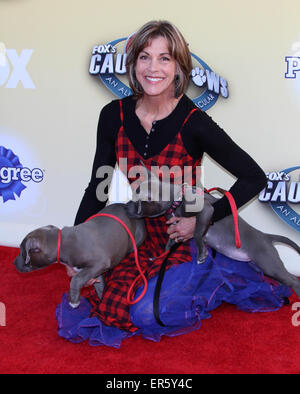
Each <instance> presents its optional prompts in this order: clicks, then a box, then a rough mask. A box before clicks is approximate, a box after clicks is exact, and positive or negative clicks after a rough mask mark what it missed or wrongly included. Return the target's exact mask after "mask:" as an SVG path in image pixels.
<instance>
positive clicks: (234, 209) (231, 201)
mask: <svg viewBox="0 0 300 394" xmlns="http://www.w3.org/2000/svg"><path fill="white" fill-rule="evenodd" d="M214 190H217V191H218V192H220V193H222V194H225V196H226V197H227V199H228V201H229V204H230V207H231V211H232V216H233V221H234V231H235V244H236V247H237V249H240V247H241V238H240V233H239V225H238V221H239V219H238V213H237V207H236V203H235V201H234V198H233V197H232V194H231V193H230V192H228V191H226V190H224V189H221V188H220V187H213V188H212V189H209V190H206V191H207V193H210V192H212V191H214Z"/></svg>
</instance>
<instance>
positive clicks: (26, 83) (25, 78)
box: [0, 42, 35, 89]
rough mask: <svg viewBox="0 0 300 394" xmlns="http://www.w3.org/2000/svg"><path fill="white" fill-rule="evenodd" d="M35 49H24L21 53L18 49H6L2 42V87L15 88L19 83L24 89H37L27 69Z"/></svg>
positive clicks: (0, 62)
mask: <svg viewBox="0 0 300 394" xmlns="http://www.w3.org/2000/svg"><path fill="white" fill-rule="evenodd" d="M32 53H33V49H23V50H22V51H21V53H20V54H18V53H17V50H16V49H6V47H5V44H4V43H3V42H0V87H1V86H3V87H4V88H7V89H15V88H16V87H17V86H18V85H19V84H21V86H23V88H24V89H35V85H34V83H33V81H32V79H31V77H30V75H29V73H28V71H27V69H26V67H27V65H28V63H29V61H30V59H31V56H32Z"/></svg>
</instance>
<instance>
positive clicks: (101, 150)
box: [75, 95, 266, 224]
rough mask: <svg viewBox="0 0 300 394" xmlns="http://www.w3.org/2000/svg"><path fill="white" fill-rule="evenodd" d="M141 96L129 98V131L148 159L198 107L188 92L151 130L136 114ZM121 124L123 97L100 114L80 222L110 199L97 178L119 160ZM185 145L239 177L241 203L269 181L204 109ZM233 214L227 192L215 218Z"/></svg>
mask: <svg viewBox="0 0 300 394" xmlns="http://www.w3.org/2000/svg"><path fill="white" fill-rule="evenodd" d="M135 105H136V100H135V99H134V98H133V97H132V96H130V97H127V98H125V99H123V114H124V121H123V126H124V130H125V132H126V134H127V136H128V138H129V140H130V141H131V143H132V144H133V146H134V148H135V149H136V151H137V152H138V153H139V154H140V155H141V156H143V157H144V158H145V159H149V158H151V157H152V156H154V155H157V154H159V152H161V151H162V150H163V149H164V148H165V147H166V146H167V145H168V144H169V143H170V142H171V140H172V139H173V138H174V137H175V135H176V134H177V133H178V132H179V130H180V128H181V125H182V124H183V122H184V120H185V118H186V117H187V115H188V114H189V112H190V111H191V110H192V109H193V108H195V105H194V103H193V101H192V100H190V99H189V98H188V97H187V96H186V95H184V96H183V97H182V98H181V100H180V101H179V102H178V104H177V106H176V108H175V109H174V111H173V112H172V113H171V114H170V115H169V116H168V117H166V118H164V119H162V120H158V121H155V122H154V123H153V125H152V130H151V132H150V133H149V134H148V133H147V132H146V130H145V129H144V128H143V126H142V125H141V122H140V120H139V118H138V117H137V115H136V113H135ZM120 126H121V119H120V106H119V101H118V100H114V101H112V102H111V103H109V104H108V105H106V106H105V107H104V108H103V109H102V111H101V113H100V117H99V122H98V130H97V147H96V154H95V158H94V163H93V168H92V175H91V179H90V182H89V185H88V187H87V189H86V190H85V194H84V196H83V199H82V201H81V204H80V207H79V210H78V212H77V215H76V219H75V224H79V223H82V222H83V221H85V220H86V219H87V218H88V217H90V216H92V215H93V214H95V213H97V212H98V211H100V210H101V209H102V208H104V206H105V204H106V203H105V202H100V201H98V200H97V197H96V188H97V186H98V185H99V183H100V182H101V181H102V180H103V179H101V178H100V179H99V178H96V172H97V169H98V168H99V167H100V166H104V165H105V166H111V167H114V166H115V164H116V155H115V141H116V138H117V134H118V131H119V129H120ZM181 137H182V141H183V144H184V147H185V149H186V150H187V152H188V153H189V155H190V156H192V157H193V158H195V159H199V158H202V156H203V154H204V152H205V153H207V154H208V155H209V156H210V157H211V158H212V159H214V160H215V161H216V162H217V163H219V164H220V165H221V166H222V167H223V168H225V169H226V170H227V171H229V172H230V173H231V174H232V175H233V176H235V177H236V178H237V180H236V182H235V183H234V185H233V186H232V187H231V189H230V192H231V194H232V195H233V197H234V199H235V202H236V205H237V207H238V208H240V207H241V206H243V205H244V204H246V203H247V202H248V201H250V200H251V199H252V198H253V197H254V196H256V195H257V194H258V193H259V192H260V191H261V190H262V189H263V188H264V187H265V185H266V176H265V173H264V172H263V170H262V169H261V168H260V167H259V166H258V164H257V163H256V162H255V161H254V160H253V159H252V158H251V157H250V156H249V155H248V154H247V153H246V152H245V151H244V150H242V149H241V148H240V147H239V146H238V145H237V144H236V143H234V142H233V141H232V139H231V138H230V137H229V136H228V135H227V134H226V133H225V131H224V130H223V129H222V128H220V127H219V126H218V125H217V124H216V123H215V122H214V121H213V120H212V119H211V117H210V116H209V115H208V114H207V113H206V112H203V111H200V110H199V111H196V112H194V113H193V115H192V116H191V117H190V119H189V120H188V122H187V123H186V124H185V126H184V127H183V129H182V130H181ZM230 213H231V210H230V206H229V203H228V200H227V198H226V197H223V198H221V199H220V200H218V201H217V202H216V203H215V204H214V215H213V218H212V220H213V221H218V220H220V219H222V218H224V217H225V216H227V215H229V214H230Z"/></svg>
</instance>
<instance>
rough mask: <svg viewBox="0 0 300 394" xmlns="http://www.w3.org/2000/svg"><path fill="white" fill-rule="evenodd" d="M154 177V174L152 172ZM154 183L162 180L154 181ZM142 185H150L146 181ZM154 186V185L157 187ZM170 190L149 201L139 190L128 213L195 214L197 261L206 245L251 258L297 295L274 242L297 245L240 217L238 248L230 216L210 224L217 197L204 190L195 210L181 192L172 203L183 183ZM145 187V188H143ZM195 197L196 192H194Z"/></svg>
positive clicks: (298, 289) (296, 286) (295, 283)
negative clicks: (163, 196)
mask: <svg viewBox="0 0 300 394" xmlns="http://www.w3.org/2000/svg"><path fill="white" fill-rule="evenodd" d="M152 180H153V175H152ZM156 183H159V184H160V189H162V188H163V187H164V186H162V183H161V182H160V181H159V180H156ZM145 185H146V186H148V187H149V181H148V185H147V182H145ZM156 187H157V186H156ZM168 187H169V190H170V196H171V201H162V200H161V201H157V200H156V201H150V200H147V196H146V194H147V192H146V193H145V192H143V191H142V192H140V191H141V190H142V189H143V188H140V190H139V192H140V194H139V197H140V199H136V201H130V202H128V203H127V210H128V215H129V216H130V217H133V218H144V217H157V216H161V215H166V217H167V219H168V218H169V217H170V216H168V215H167V214H169V213H170V208H171V207H172V205H173V207H174V210H173V215H175V216H177V217H189V216H196V227H195V232H194V238H195V242H196V245H197V248H198V262H199V263H202V262H203V261H204V260H205V259H206V257H207V250H206V247H205V244H206V245H208V246H210V247H212V248H213V249H215V250H216V251H217V252H220V253H222V254H224V255H225V256H227V257H230V258H232V259H235V260H240V261H245V262H247V261H253V262H254V263H255V264H256V265H257V266H258V267H259V268H260V269H261V270H262V271H263V272H264V273H265V274H266V275H267V276H269V277H271V278H273V279H275V280H277V281H278V282H280V283H282V284H284V285H287V286H289V287H291V288H292V289H293V290H294V291H295V292H296V294H297V295H298V297H299V298H300V282H299V280H298V278H297V277H296V276H294V275H292V274H291V273H289V272H288V271H287V270H286V268H285V266H284V264H283V262H282V260H281V259H280V256H279V254H278V251H277V250H276V248H275V246H274V243H275V242H280V243H283V244H286V245H289V246H291V247H292V248H293V249H295V250H296V251H297V252H298V253H299V254H300V247H299V246H298V245H297V244H296V243H295V242H293V241H292V240H290V239H289V238H287V237H283V236H280V235H273V234H266V233H263V232H262V231H259V230H257V229H255V228H254V227H252V226H250V225H249V224H248V223H247V222H246V221H245V220H243V219H242V218H241V217H239V232H240V238H241V248H240V249H238V248H237V247H236V244H235V231H234V221H233V217H232V216H227V217H225V218H224V219H222V220H219V221H218V222H216V223H214V224H213V225H212V226H211V225H210V224H211V218H212V214H213V211H214V209H213V203H215V202H216V201H217V198H215V197H213V196H212V195H210V194H207V193H204V201H203V204H202V205H201V204H200V205H201V208H200V209H199V210H197V209H196V211H195V210H194V212H191V211H192V210H190V209H187V208H188V206H189V205H190V204H191V202H192V200H191V198H190V197H189V198H188V199H185V196H184V195H183V196H182V197H181V199H180V201H178V202H177V204H175V205H174V201H176V196H178V195H180V191H181V190H182V186H179V185H172V184H169V185H168ZM146 189H147V187H146ZM194 195H195V197H197V195H196V193H194ZM174 242H175V241H174V240H173V241H172V240H170V241H169V242H168V244H167V246H166V249H169V248H170V247H171V246H172V243H174Z"/></svg>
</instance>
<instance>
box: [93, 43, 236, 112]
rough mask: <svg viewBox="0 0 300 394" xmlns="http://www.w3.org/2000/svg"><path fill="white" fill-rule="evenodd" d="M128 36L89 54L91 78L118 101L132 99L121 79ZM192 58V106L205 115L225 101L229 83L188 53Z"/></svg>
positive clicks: (129, 91)
mask: <svg viewBox="0 0 300 394" xmlns="http://www.w3.org/2000/svg"><path fill="white" fill-rule="evenodd" d="M131 36H132V35H130V36H129V37H125V38H119V39H117V40H114V41H111V42H109V43H108V44H103V45H95V46H94V47H93V50H92V55H91V60H90V67H89V72H90V74H91V75H96V76H98V77H99V78H100V80H101V81H102V82H103V84H104V86H105V87H106V88H107V89H109V90H110V91H111V92H112V93H113V94H114V95H115V96H116V97H118V98H124V97H126V96H131V95H132V90H131V89H130V88H129V86H127V85H126V81H125V80H124V78H122V77H123V76H124V75H125V74H126V52H125V48H126V45H127V42H128V40H129V39H130V37H131ZM191 56H192V59H193V66H194V68H193V70H192V72H191V86H192V87H193V88H194V89H196V92H198V95H197V96H196V97H195V98H194V99H193V102H194V104H195V105H196V106H197V107H199V108H200V109H201V110H203V111H206V110H208V109H209V108H211V107H212V106H213V105H215V104H216V102H217V100H218V98H219V96H222V97H223V98H228V96H229V90H228V83H227V80H226V79H225V78H223V77H222V76H220V75H218V74H217V73H215V72H214V71H213V70H212V69H211V68H210V67H209V66H208V65H207V64H206V63H205V62H204V61H203V60H201V59H200V58H199V57H198V56H197V55H195V54H194V53H191ZM122 79H123V80H122Z"/></svg>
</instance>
